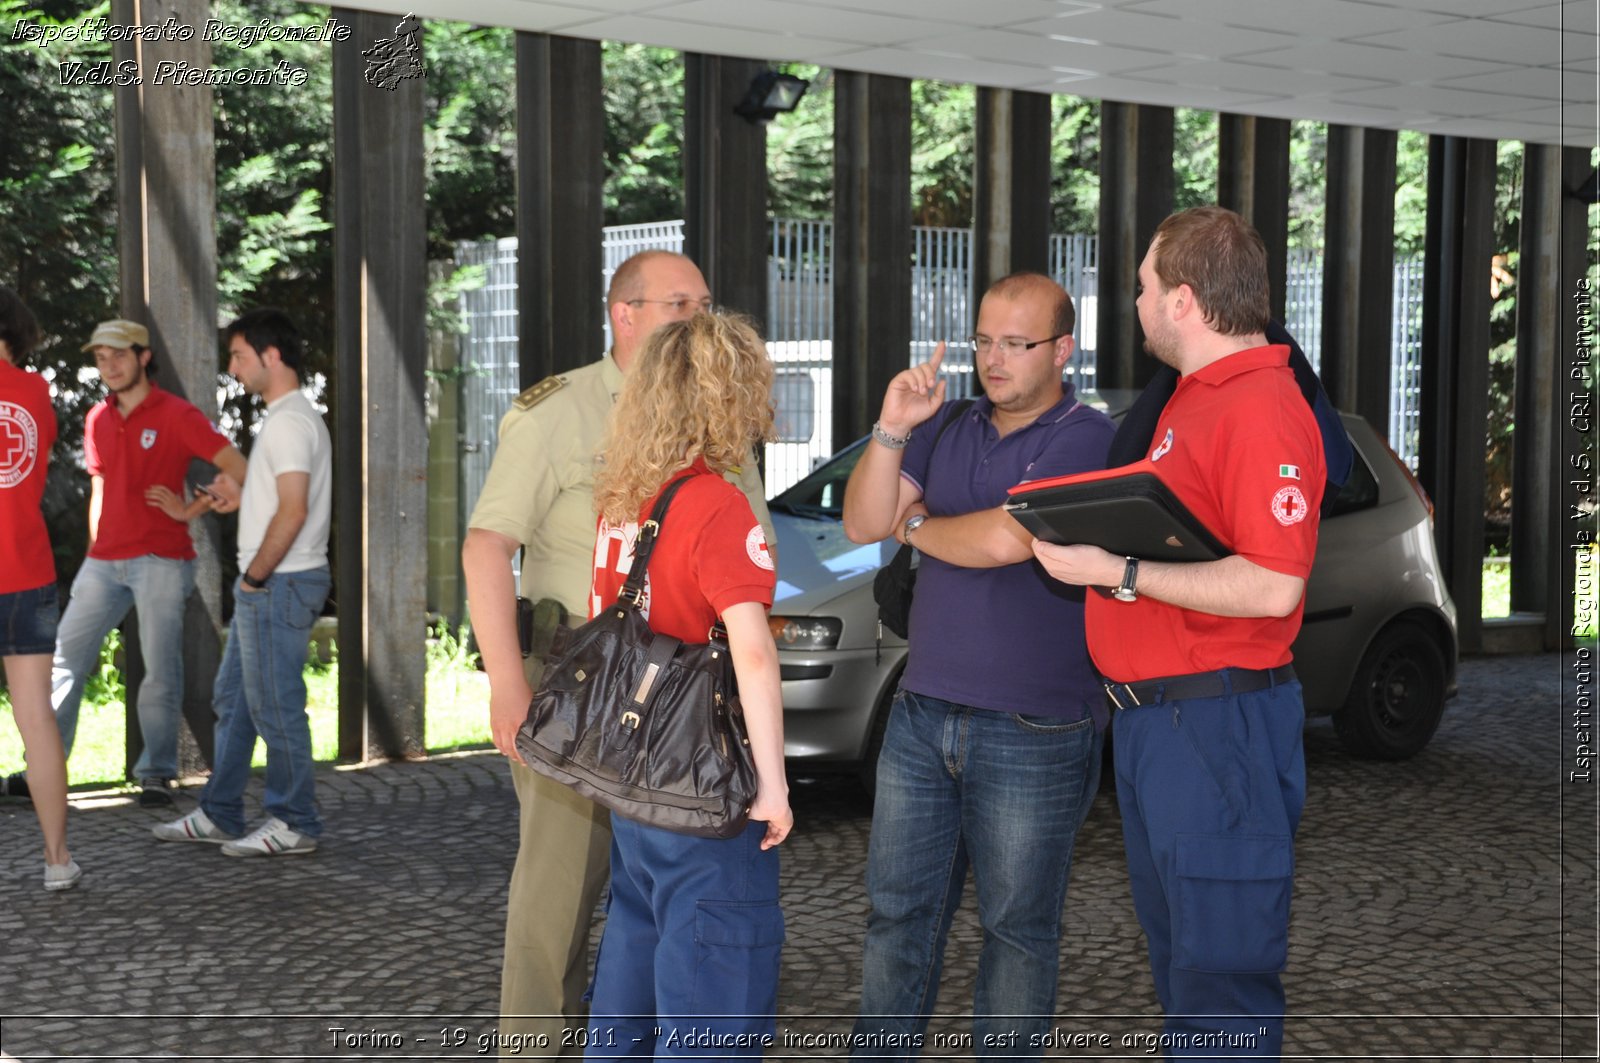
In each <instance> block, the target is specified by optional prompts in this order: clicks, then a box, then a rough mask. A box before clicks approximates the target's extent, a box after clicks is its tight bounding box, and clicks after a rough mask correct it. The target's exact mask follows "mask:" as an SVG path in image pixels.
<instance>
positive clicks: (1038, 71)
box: [350, 0, 1600, 146]
mask: <svg viewBox="0 0 1600 1063" xmlns="http://www.w3.org/2000/svg"><path fill="white" fill-rule="evenodd" d="M350 6H353V7H359V8H363V9H367V10H380V11H391V12H394V13H396V14H404V13H405V12H407V11H414V12H415V13H416V14H417V15H419V16H421V17H423V18H424V19H427V18H441V19H458V20H467V21H471V22H476V23H480V24H483V25H494V26H510V27H513V28H516V29H522V30H539V31H544V32H548V33H556V34H564V35H566V36H572V37H588V38H596V39H609V40H620V41H638V42H642V43H646V44H655V45H662V46H665V47H669V48H679V49H683V50H685V51H698V52H707V53H712V54H719V55H733V56H744V57H748V58H754V59H765V60H769V61H772V62H774V63H781V62H784V61H794V62H807V63H817V64H820V65H822V66H828V67H834V68H837V69H843V70H861V71H868V72H871V73H879V74H894V75H899V76H902V77H912V78H939V79H942V80H945V81H962V82H972V83H974V84H978V85H989V86H994V87H998V88H1013V89H1029V90H1032V91H1035V92H1052V93H1057V92H1058V93H1072V94H1074V95H1079V96H1089V97H1094V98H1098V99H1105V100H1120V101H1125V102H1130V103H1149V104H1160V105H1165V106H1171V107H1197V108H1202V109H1206V110H1215V111H1230V112H1234V113H1239V114H1255V115H1264V116H1269V117H1278V118H1310V119H1316V120H1319V121H1325V122H1337V123H1342V124H1346V125H1360V126H1374V127H1378V128H1384V129H1413V130H1419V131H1421V132H1424V133H1444V134H1454V135H1459V136H1470V137H1488V138H1494V139H1499V140H1526V141H1534V142H1537V143H1546V144H1566V145H1589V146H1594V145H1595V144H1596V143H1597V142H1600V132H1597V125H1600V116H1597V110H1596V85H1597V82H1600V45H1597V40H1600V38H1597V25H1600V0H1101V2H1098V3H1092V2H1087V0H566V2H550V0H412V2H405V0H402V2H401V3H389V2H382V0H379V2H368V0H358V2H357V3H354V4H351V5H350Z"/></svg>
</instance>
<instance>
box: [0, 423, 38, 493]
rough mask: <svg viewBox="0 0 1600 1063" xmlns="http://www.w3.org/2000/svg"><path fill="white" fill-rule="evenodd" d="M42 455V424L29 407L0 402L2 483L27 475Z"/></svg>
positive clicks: (9, 483) (11, 483) (12, 482)
mask: <svg viewBox="0 0 1600 1063" xmlns="http://www.w3.org/2000/svg"><path fill="white" fill-rule="evenodd" d="M38 457H39V426H38V425H37V424H36V423H35V422H34V419H33V414H31V413H29V412H28V410H27V408H26V407H23V406H19V405H17V404H16V403H14V402H0V487H15V486H16V485H17V484H19V483H21V482H22V481H23V480H26V479H27V478H28V474H29V473H30V472H32V471H33V463H34V462H35V461H36V460H37V459H38Z"/></svg>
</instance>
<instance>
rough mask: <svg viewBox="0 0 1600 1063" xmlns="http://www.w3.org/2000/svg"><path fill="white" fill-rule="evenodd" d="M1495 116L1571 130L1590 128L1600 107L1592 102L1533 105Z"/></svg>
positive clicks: (1598, 116)
mask: <svg viewBox="0 0 1600 1063" xmlns="http://www.w3.org/2000/svg"><path fill="white" fill-rule="evenodd" d="M1495 117H1496V118H1500V119H1506V120H1509V121H1513V122H1522V121H1528V122H1542V123H1544V124H1545V125H1551V126H1562V127H1564V128H1566V129H1571V130H1575V131H1576V130H1584V129H1589V130H1592V129H1594V127H1595V122H1596V120H1597V118H1600V108H1597V107H1596V106H1595V105H1594V104H1592V103H1568V104H1562V105H1561V106H1559V107H1535V108H1530V109H1528V110H1526V111H1508V112H1506V113H1505V114H1502V115H1496V116H1495Z"/></svg>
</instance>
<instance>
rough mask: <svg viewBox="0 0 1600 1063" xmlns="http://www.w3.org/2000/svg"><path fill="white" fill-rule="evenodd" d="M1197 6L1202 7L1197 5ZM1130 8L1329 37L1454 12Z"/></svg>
mask: <svg viewBox="0 0 1600 1063" xmlns="http://www.w3.org/2000/svg"><path fill="white" fill-rule="evenodd" d="M1197 8H1198V9H1199V10H1198V11H1197ZM1123 10H1126V11H1139V12H1146V11H1148V12H1150V13H1152V14H1163V15H1172V16H1175V17H1181V18H1187V19H1188V20H1190V21H1195V20H1196V15H1197V14H1199V13H1200V12H1202V11H1203V12H1204V15H1205V18H1206V20H1207V21H1210V22H1222V23H1227V24H1229V25H1233V26H1246V27H1251V28H1253V29H1258V30H1275V31H1277V32H1279V33H1288V34H1292V35H1295V36H1298V37H1307V36H1319V37H1327V38H1329V39H1338V38H1341V37H1352V36H1356V35H1358V34H1371V33H1388V32H1391V31H1394V30H1407V29H1415V28H1417V27H1419V26H1431V25H1435V24H1437V23H1440V22H1448V21H1450V19H1451V18H1453V17H1455V16H1451V15H1440V14H1436V13H1433V12H1428V11H1413V10H1407V9H1405V8H1401V7H1393V6H1391V5H1388V4H1370V3H1359V2H1355V0H1272V2H1271V3H1262V2H1261V0H1206V3H1205V4H1203V5H1196V4H1195V3H1194V0H1141V2H1139V3H1137V4H1135V5H1133V6H1132V7H1129V8H1124V9H1123Z"/></svg>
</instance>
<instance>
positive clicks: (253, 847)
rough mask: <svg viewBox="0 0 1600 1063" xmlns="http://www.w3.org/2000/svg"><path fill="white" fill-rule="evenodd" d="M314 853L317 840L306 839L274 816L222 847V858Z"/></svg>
mask: <svg viewBox="0 0 1600 1063" xmlns="http://www.w3.org/2000/svg"><path fill="white" fill-rule="evenodd" d="M316 851H317V839H315V838H308V837H306V836H305V835H304V834H301V833H300V832H299V831H297V830H294V829H292V828H291V827H290V826H289V824H287V823H285V822H284V821H283V820H281V819H278V818H277V817H276V816H274V817H273V818H272V819H269V820H267V821H266V822H265V823H263V824H261V826H259V827H257V828H256V829H255V830H253V831H251V832H250V833H249V834H246V835H245V836H244V837H243V838H240V839H239V840H238V841H236V842H229V843H228V844H226V845H224V846H223V847H222V854H223V855H224V856H293V855H295V854H297V853H314V852H316Z"/></svg>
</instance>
